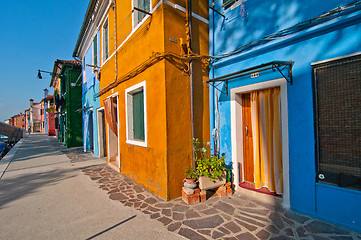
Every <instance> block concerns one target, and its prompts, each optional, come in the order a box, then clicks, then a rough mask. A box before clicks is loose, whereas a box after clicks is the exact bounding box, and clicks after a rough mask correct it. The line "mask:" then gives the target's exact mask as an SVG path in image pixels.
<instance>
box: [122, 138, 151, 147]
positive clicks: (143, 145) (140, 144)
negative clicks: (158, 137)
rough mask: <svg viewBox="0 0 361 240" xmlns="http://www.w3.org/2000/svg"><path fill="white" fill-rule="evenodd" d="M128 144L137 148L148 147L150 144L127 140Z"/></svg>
mask: <svg viewBox="0 0 361 240" xmlns="http://www.w3.org/2000/svg"><path fill="white" fill-rule="evenodd" d="M126 142H127V143H128V144H132V145H137V146H140V147H148V144H147V142H146V141H141V140H131V139H127V141H126Z"/></svg>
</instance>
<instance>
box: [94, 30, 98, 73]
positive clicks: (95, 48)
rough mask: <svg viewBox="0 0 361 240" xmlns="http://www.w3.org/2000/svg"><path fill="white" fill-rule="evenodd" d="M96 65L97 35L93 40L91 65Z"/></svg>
mask: <svg viewBox="0 0 361 240" xmlns="http://www.w3.org/2000/svg"><path fill="white" fill-rule="evenodd" d="M97 64H98V35H95V37H94V39H93V65H95V66H96V65H97Z"/></svg>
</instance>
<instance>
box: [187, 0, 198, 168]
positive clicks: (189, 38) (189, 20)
mask: <svg viewBox="0 0 361 240" xmlns="http://www.w3.org/2000/svg"><path fill="white" fill-rule="evenodd" d="M186 33H187V46H188V54H193V48H192V0H187V3H186ZM189 90H190V105H191V106H190V108H191V137H192V139H193V138H195V128H194V77H193V60H192V59H190V60H189ZM192 159H193V160H192V164H193V167H195V166H196V163H195V156H194V152H193V158H192Z"/></svg>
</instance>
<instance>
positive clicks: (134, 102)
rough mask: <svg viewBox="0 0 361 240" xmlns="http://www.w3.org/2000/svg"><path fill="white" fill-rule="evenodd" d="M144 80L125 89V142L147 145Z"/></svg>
mask: <svg viewBox="0 0 361 240" xmlns="http://www.w3.org/2000/svg"><path fill="white" fill-rule="evenodd" d="M145 86H146V85H145V81H144V82H141V83H139V84H137V85H135V86H133V87H130V88H128V89H126V90H125V95H126V96H125V100H126V114H127V116H126V120H127V122H126V125H127V127H126V128H127V143H130V144H135V145H139V146H144V147H146V146H147V114H146V112H147V111H146V89H145Z"/></svg>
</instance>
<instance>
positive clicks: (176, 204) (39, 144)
mask: <svg viewBox="0 0 361 240" xmlns="http://www.w3.org/2000/svg"><path fill="white" fill-rule="evenodd" d="M104 162H105V160H100V159H98V158H96V157H94V156H93V155H91V154H89V153H84V152H82V151H81V148H73V149H65V148H64V147H61V146H60V144H59V143H58V142H57V140H56V139H55V138H53V137H47V136H44V135H32V136H31V137H30V138H28V139H25V140H24V142H23V144H22V145H21V147H20V148H19V149H18V152H17V153H16V154H15V159H14V160H13V161H12V162H11V164H10V165H9V167H8V168H7V170H6V172H5V174H4V176H3V177H2V179H1V180H0V194H1V195H0V233H1V237H0V238H1V239H44V238H49V239H184V237H185V238H187V239H192V240H193V239H195V240H197V239H244V240H247V239H315V240H324V239H354V240H361V234H359V233H356V232H352V231H349V230H346V229H343V228H340V227H337V226H334V225H330V224H327V223H324V222H322V221H319V220H315V219H312V218H308V217H306V216H303V215H299V214H296V213H293V212H292V211H285V210H284V209H282V208H281V207H280V206H279V205H277V204H271V203H270V202H268V203H266V202H264V201H260V200H259V198H258V199H256V198H254V197H253V196H247V195H245V194H242V195H241V194H239V193H235V194H234V195H233V196H231V197H218V196H215V195H214V196H212V197H210V198H209V199H208V200H207V201H206V202H204V203H199V204H195V205H190V206H187V205H186V204H185V203H184V202H183V201H182V200H181V199H180V198H178V199H175V200H172V201H170V202H165V201H163V200H162V199H160V198H158V197H157V196H155V195H154V194H152V193H150V192H149V191H147V189H145V188H144V187H142V186H140V185H138V184H136V183H135V182H133V181H132V180H131V179H130V178H128V177H126V176H124V175H122V174H119V173H117V172H115V171H114V170H112V169H111V168H109V167H108V166H107V165H106V164H104ZM261 196H262V198H265V197H264V195H261Z"/></svg>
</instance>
